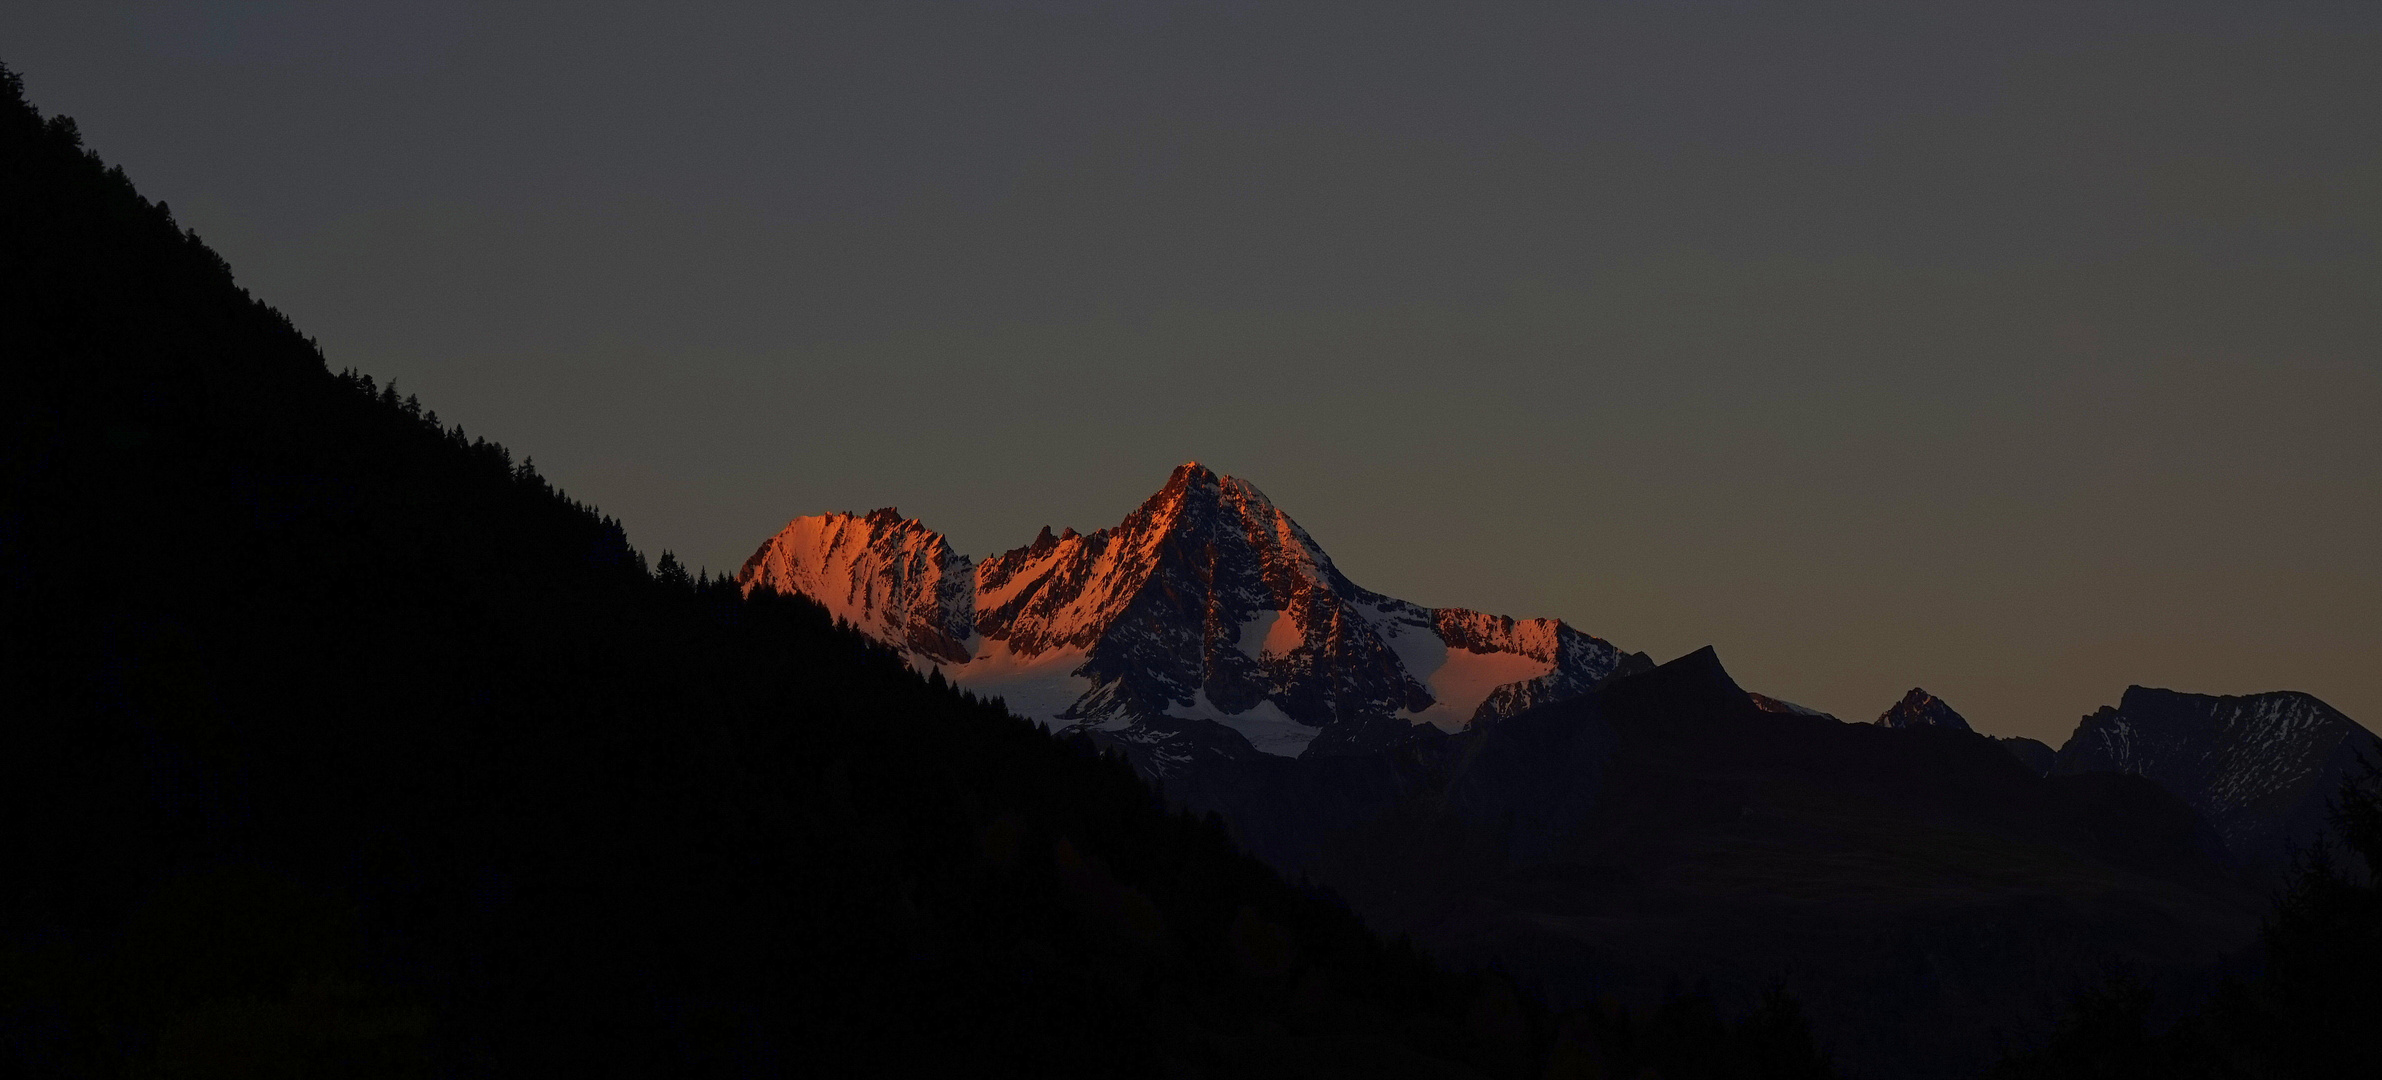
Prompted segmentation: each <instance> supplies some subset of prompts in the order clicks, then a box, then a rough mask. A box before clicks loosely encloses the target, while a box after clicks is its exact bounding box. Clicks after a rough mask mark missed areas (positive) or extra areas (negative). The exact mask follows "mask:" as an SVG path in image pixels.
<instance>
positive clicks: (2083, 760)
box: [2051, 686, 2382, 872]
mask: <svg viewBox="0 0 2382 1080" xmlns="http://www.w3.org/2000/svg"><path fill="white" fill-rule="evenodd" d="M2360 755H2363V756H2364V757H2367V758H2370V759H2375V760H2382V739H2377V738H2376V737H2375V736H2374V734H2373V733H2372V732H2370V731H2367V730H2366V729H2365V728H2363V727H2361V726H2359V725H2358V724H2357V722H2356V721H2354V720H2351V719H2349V718H2348V717H2346V716H2343V715H2341V713H2340V712H2339V711H2338V710H2336V709H2334V708H2333V707H2332V706H2330V705H2326V704H2325V703H2323V702H2322V701H2318V700H2317V699H2316V698H2315V697H2314V696H2313V695H2309V694H2302V693H2298V692H2295V691H2282V692H2277V693H2271V694H2250V695H2247V696H2242V697H2230V696H2226V697H2219V696H2214V695H2209V694H2184V693H2178V692H2176V691H2173V690H2154V689H2151V688H2149V687H2143V686H2129V687H2127V688H2126V693H2125V697H2124V698H2123V699H2121V700H2120V701H2119V703H2118V705H2117V706H2116V707H2115V708H2109V707H2103V708H2102V709H2101V710H2100V711H2098V712H2095V713H2093V714H2092V715H2090V716H2087V717H2085V718H2084V720H2083V722H2081V723H2079V724H2078V725H2077V726H2076V733H2075V734H2073V735H2071V736H2069V737H2068V741H2067V743H2066V745H2064V746H2062V747H2060V751H2059V758H2058V760H2057V761H2056V762H2054V763H2053V765H2052V767H2051V772H2052V775H2054V776H2071V775H2079V774H2085V773H2094V772H2116V773H2128V774H2132V775H2135V776H2142V777H2147V778H2149V779H2151V780H2153V781H2156V782H2157V783H2158V784H2159V786H2161V787H2164V788H2166V789H2167V790H2168V791H2171V792H2174V793H2175V795H2176V796H2177V797H2179V798H2181V799H2183V800H2184V801H2185V802H2187V803H2190V804H2192V806H2193V807H2194V808H2195V809H2197V810H2199V811H2200V812H2201V813H2202V814H2205V815H2207V817H2208V819H2209V821H2210V823H2211V824H2213V825H2215V826H2216V829H2217V832H2218V834H2219V835H2221V836H2223V837H2224V839H2225V845H2226V847H2227V848H2228V849H2229V850H2230V851H2231V852H2232V853H2233V856H2234V857H2235V858H2236V859H2238V860H2240V861H2241V862H2243V863H2244V864H2247V865H2250V866H2254V867H2258V868H2260V869H2262V870H2265V871H2268V872H2274V871H2278V870H2280V869H2281V867H2282V866H2283V865H2284V864H2285V863H2286V862H2287V860H2288V853H2289V851H2290V849H2291V848H2292V847H2293V846H2295V845H2296V846H2299V847H2305V846H2307V845H2308V844H2311V843H2313V842H2314V841H2315V839H2316V837H2317V836H2318V835H2319V834H2320V833H2321V832H2322V831H2323V829H2324V822H2325V806H2326V803H2327V802H2328V801H2329V800H2330V799H2331V798H2332V797H2333V795H2334V794H2335V793H2336V792H2338V791H2339V790H2340V785H2341V781H2342V780H2343V779H2344V778H2347V777H2349V776H2353V775H2355V774H2356V771H2357V761H2358V758H2359V756H2360Z"/></svg>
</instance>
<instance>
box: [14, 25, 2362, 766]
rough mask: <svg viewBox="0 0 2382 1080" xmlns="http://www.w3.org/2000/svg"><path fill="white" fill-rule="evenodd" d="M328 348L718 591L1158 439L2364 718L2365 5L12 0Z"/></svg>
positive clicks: (1698, 574)
mask: <svg viewBox="0 0 2382 1080" xmlns="http://www.w3.org/2000/svg"><path fill="white" fill-rule="evenodd" d="M0 61H4V62H6V63H8V64H9V65H11V66H13V67H15V68H16V69H17V70H18V71H19V72H20V73H22V74H23V75H24V77H25V79H26V83H27V90H28V92H29V93H30V95H31V96H32V98H33V100H34V101H35V102H37V103H38V104H40V105H41V106H42V107H43V108H44V109H46V110H48V111H53V112H65V113H68V114H70V115H72V116H74V117H75V118H76V119H77V121H79V122H80V124H81V126H82V130H83V132H84V135H85V138H86V140H87V142H88V143H89V144H90V145H91V146H92V147H93V148H94V149H96V150H97V151H98V152H99V153H101V154H102V155H104V156H105V157H107V158H108V159H109V160H110V161H112V162H115V163H118V164H121V165H123V166H124V167H125V169H126V170H127V171H128V172H129V173H130V174H131V175H132V177H133V179H134V181H135V182H136V183H138V184H139V185H140V186H141V189H142V190H143V191H144V192H145V193H147V194H148V195H150V196H151V197H153V198H163V199H165V200H167V201H168V202H170V203H171V204H172V205H173V207H174V210H175V212H176V214H177V215H178V216H179V217H180V219H181V220H182V221H183V222H184V223H185V224H187V225H190V226H193V227H195V228H197V229H198V230H199V232H200V233H201V234H202V235H203V236H204V237H205V238H206V239H207V240H208V241H209V242H210V243H211V244H213V245H214V246H215V247H216V249H217V250H219V251H220V252H222V253H223V255H224V256H225V257H226V258H227V259H229V260H230V261H231V263H232V265H233V267H234V269H235V271H236V272H237V273H238V275H239V277H240V280H241V282H242V283H243V284H245V285H247V286H249V287H250V288H251V289H253V290H255V291H256V292H257V293H258V294H259V295H261V296H263V297H264V298H265V299H266V300H268V301H269V302H271V303H273V304H275V305H277V306H279V307H280V308H281V309H282V310H284V311H285V312H287V313H288V314H289V315H290V316H291V317H292V318H293V319H295V320H296V321H297V323H298V325H299V326H300V327H301V328H302V329H304V330H306V331H307V332H309V333H311V334H314V335H315V336H317V337H318V338H319V339H320V340H321V342H322V344H323V347H324V349H325V350H326V351H327V352H328V353H329V354H330V356H331V359H332V363H333V366H335V367H346V366H354V367H358V368H361V369H363V370H365V371H369V372H371V373H373V374H375V375H377V376H380V377H382V378H383V379H386V378H390V377H394V378H395V379H397V380H398V382H399V384H400V386H401V388H402V389H403V390H405V391H409V392H418V393H419V394H420V395H421V396H422V398H423V400H424V401H425V402H426V403H427V404H429V405H430V406H431V407H433V408H435V409H436V410H437V411H438V412H439V414H440V415H441V416H442V417H443V418H445V419H447V420H449V421H460V422H462V423H463V424H464V425H465V426H466V427H467V428H469V429H470V430H471V431H472V432H473V433H475V434H485V435H489V436H491V437H494V438H498V439H500V440H502V441H504V442H506V443H507V444H509V445H511V446H512V447H513V449H514V451H515V453H516V454H522V453H527V454H532V455H534V456H535V458H536V460H537V463H538V466H539V467H540V469H541V470H542V471H544V472H545V473H546V475H547V476H549V477H551V478H553V479H554V480H555V481H556V482H557V483H559V484H561V485H563V486H564V487H566V488H568V489H569V490H570V491H571V493H572V494H574V495H576V496H578V497H581V498H584V499H588V500H591V501H593V502H595V503H597V504H598V505H600V506H601V507H603V508H604V509H605V510H606V511H608V512H611V513H613V514H616V515H618V516H620V517H621V518H622V519H623V520H624V521H625V522H626V523H627V525H628V527H629V532H630V536H631V538H632V539H633V540H634V541H635V542H636V543H637V544H638V545H639V546H641V547H643V548H645V549H647V550H648V551H649V552H658V551H660V550H661V549H663V548H671V549H675V550H676V551H678V552H679V553H680V554H681V556H682V557H684V558H686V559H687V560H688V562H689V563H690V564H707V565H708V566H710V567H711V568H712V569H715V570H717V569H723V568H733V567H734V566H735V565H737V564H738V563H740V562H742V560H743V558H744V557H745V556H746V555H747V554H749V553H750V552H751V551H752V550H753V548H754V547H755V546H757V545H758V544H759V543H760V542H761V541H762V540H763V539H765V538H767V537H768V536H769V535H770V534H771V533H772V532H774V531H775V530H776V529H777V528H778V527H780V526H781V525H783V524H784V522H785V520H786V519H787V518H789V517H792V516H794V515H797V514H808V513H816V512H820V511H823V510H835V509H854V510H865V509H869V508H872V507H877V506H883V505H898V506H900V507H901V508H902V510H903V511H904V512H905V513H908V514H911V515H915V516H918V517H920V518H922V519H923V520H925V521H926V523H927V524H928V525H930V526H932V527H934V528H938V529H941V530H943V531H944V532H946V533H947V534H949V535H950V537H951V539H952V542H953V543H954V544H955V545H957V546H958V547H959V548H960V549H961V550H963V551H966V552H968V553H970V554H974V555H979V556H981V555H984V554H987V553H990V552H994V551H998V550H1001V549H1004V548H1007V547H1011V546H1014V545H1017V544H1022V543H1025V542H1026V541H1028V540H1029V539H1031V538H1032V537H1033V535H1034V531H1035V530H1036V529H1037V528H1038V527H1040V526H1042V525H1044V524H1049V525H1052V526H1062V525H1072V526H1074V527H1076V528H1078V529H1085V530H1089V529H1092V528H1096V527H1100V526H1104V525H1109V524H1113V523H1114V522H1115V521H1116V520H1117V519H1118V518H1120V517H1122V516H1123V515H1124V514H1125V513H1126V512H1127V511H1128V510H1130V509H1131V508H1132V507H1133V506H1134V505H1135V504H1137V503H1138V502H1139V500H1140V499H1141V498H1143V497H1144V496H1146V495H1147V494H1149V493H1150V492H1151V491H1154V490H1155V489H1156V488H1157V487H1158V486H1159V484H1160V483H1162V482H1163V481H1164V479H1165V478H1166V475H1167V472H1168V470H1169V469H1170V468H1172V467H1173V466H1174V465H1176V464H1178V463H1180V462H1182V461H1185V460H1189V459H1198V460H1200V461H1203V462H1205V463H1207V464H1209V465H1210V466H1212V467H1214V468H1216V469H1218V470H1219V471H1223V472H1228V473H1232V474H1234V475H1238V476H1242V477H1245V478H1247V479H1249V480H1251V481H1253V482H1255V483H1256V484H1257V485H1258V486H1260V487H1262V488H1264V489H1265V490H1266V491H1267V492H1268V493H1269V494H1270V495H1272V496H1273V498H1274V500H1275V501H1276V502H1277V503H1279V504H1280V505H1281V506H1282V507H1283V508H1284V509H1285V510H1287V511H1289V512H1290V514H1291V515H1292V516H1294V517H1296V518H1297V519H1298V520H1299V521H1300V522H1301V523H1302V524H1304V525H1305V526H1306V527H1307V529H1308V530H1309V531H1310V532H1311V533H1313V534H1314V536H1315V538H1316V539H1317V540H1318V541H1319V542H1321V543H1322V544H1323V546H1324V547H1325V549H1326V550H1327V551H1329V552H1330V553H1331V555H1332V556H1333V557H1334V559H1335V560H1336V561H1337V562H1338V563H1339V565H1340V567H1341V569H1342V570H1344V571H1345V572H1346V573H1347V574H1348V575H1349V576H1350V577H1351V578H1353V579H1355V580H1356V581H1357V582H1358V583H1360V584H1362V585H1364V586H1366V587H1368V588H1372V589H1376V590H1379V591H1382V592H1386V593H1389V594H1391V595H1395V596H1400V597H1404V598H1407V599H1410V600H1414V601H1417V602H1420V603H1425V604H1434V605H1463V606H1467V607H1476V608H1482V609H1486V610H1491V611H1498V612H1504V613H1510V614H1515V615H1525V616H1527V615H1553V616H1559V617H1561V618H1563V619H1566V620H1568V621H1570V622H1571V623H1573V624H1574V625H1576V626H1578V627H1580V628H1582V629H1584V630H1587V631H1588V632H1590V633H1594V634H1598V635H1600V636H1603V637H1606V638H1608V639H1610V640H1612V641H1614V642H1615V643H1617V644H1620V645H1622V646H1623V647H1625V648H1630V649H1644V650H1647V651H1649V652H1651V653H1653V654H1654V655H1655V656H1656V657H1657V658H1659V659H1667V658H1669V657H1671V656H1674V655H1677V654H1679V653H1682V652H1685V651H1687V650H1689V649H1692V648H1694V647H1696V646H1699V645H1703V644H1707V643H1710V644H1714V645H1717V646H1718V647H1719V649H1720V653H1721V656H1722V657H1723V658H1724V659H1725V660H1726V661H1727V662H1728V664H1729V666H1730V668H1731V670H1732V671H1733V672H1734V673H1735V674H1736V675H1737V676H1738V678H1739V681H1741V682H1743V683H1744V684H1745V685H1746V686H1747V687H1749V688H1752V689H1757V690H1760V691H1763V692H1765V693H1769V694H1772V695H1774V696H1778V697H1783V698H1787V699H1790V700H1794V701H1799V702H1802V703H1805V704H1808V705H1812V706H1815V707H1818V708H1822V709H1826V710H1829V711H1832V712H1835V713H1837V714H1838V715H1840V716H1843V717H1846V718H1848V719H1867V718H1870V717H1874V716H1875V715H1877V714H1878V713H1879V712H1880V711H1881V710H1883V709H1884V708H1886V706H1888V705H1890V704H1892V703H1893V702H1894V701H1895V699H1896V698H1898V697H1899V696H1900V695H1901V694H1902V692H1903V691H1904V690H1906V689H1908V688H1909V687H1910V686H1912V685H1914V684H1916V685H1922V686H1925V687H1926V688H1927V689H1929V690H1930V691H1933V692H1935V693H1936V694H1938V695H1940V696H1942V697H1943V698H1945V699H1946V700H1947V701H1949V702H1950V703H1951V704H1952V705H1953V706H1954V707H1955V708H1958V709H1960V710H1962V711H1963V712H1964V713H1966V714H1967V715H1968V716H1969V718H1970V720H1971V721H1972V722H1974V723H1975V724H1976V725H1977V726H1978V727H1979V728H1981V729H1983V730H1987V731H1991V732H1995V733H1998V734H2023V735H2030V736H2035V737H2038V738H2042V739H2045V740H2046V741H2049V742H2052V743H2053V744H2054V745H2056V744H2057V743H2058V742H2060V741H2061V740H2063V739H2064V738H2065V737H2066V734H2067V732H2068V731H2069V729H2070V728H2071V727H2073V725H2074V723H2075V720H2076V718H2077V716H2078V715H2079V714H2082V713H2085V712H2088V711H2090V710H2091V709H2093V708H2095V707H2096V706H2099V705H2102V704H2113V703H2115V702H2116V700H2117V697H2118V695H2119V693H2120V692H2121V691H2122V690H2123V688H2124V687H2125V686H2126V685H2127V684H2128V683H2135V682H2139V683H2145V684H2149V685H2158V686H2169V687H2174V688H2177V689H2182V690H2192V691H2199V692H2205V693H2243V692H2252V691H2260V690H2271V689H2300V690H2307V691H2310V692H2312V693H2315V694H2316V695H2318V696H2320V697H2322V698H2324V699H2325V700H2327V701H2329V702H2331V703H2332V704H2333V705H2335V706H2337V707H2339V708H2341V709H2343V710H2344V711H2346V712H2347V713H2349V715H2351V716H2353V717H2356V718H2357V719H2359V720H2361V721H2363V722H2365V723H2366V724H2367V725H2368V726H2369V727H2382V4H2377V3H2374V2H2372V0H2351V2H2342V3H2273V2H2264V3H2198V2H2191V0H2177V2H2165V3H2093V4H2075V3H2065V2H2063V3H2045V4H2036V3H2023V2H2015V0H1992V2H1988V3H1949V2H1947V3H1908V2H1898V3H1815V4H1793V5H1788V4H1770V3H1684V2H1673V3H1656V2H1613V3H1601V4H1554V3H1528V4H1502V3H1486V2H1479V0H1474V2H1466V3H1448V4H1419V3H1394V2H1372V3H1362V4H1342V3H1325V2H1308V3H1295V4H1274V3H1261V2H1255V0H1249V2H1208V3H1192V2H1179V3H1177V2H1163V0H1138V2H1110V3H1092V2H1060V0H1011V2H975V3H941V4H907V3H899V2H893V0H868V2H866V3H860V4H786V3H741V4H699V3H687V2H673V3H666V4H665V3H625V2H615V0H574V2H572V3H517V4H504V5H494V4H484V3H467V2H460V0H456V2H447V0H414V2H394V3H392V2H383V3H374V4H337V3H291V2H250V3H241V4H224V3H123V4H113V3H104V2H93V0H73V2H66V3H60V2H54V0H15V2H12V3H10V4H9V5H7V7H6V8H5V10H0Z"/></svg>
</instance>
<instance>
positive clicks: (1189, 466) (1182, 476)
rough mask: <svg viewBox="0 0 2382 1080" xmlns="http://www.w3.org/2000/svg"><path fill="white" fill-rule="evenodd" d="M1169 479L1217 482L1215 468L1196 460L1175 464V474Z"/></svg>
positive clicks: (1205, 482) (1206, 482)
mask: <svg viewBox="0 0 2382 1080" xmlns="http://www.w3.org/2000/svg"><path fill="white" fill-rule="evenodd" d="M1168 479H1169V480H1182V481H1185V482H1197V483H1203V484H1213V483H1216V482H1217V480H1216V473H1215V470H1213V469H1210V468H1208V467H1207V466H1205V465H1202V464H1200V463H1198V462H1196V461H1186V462H1184V463H1182V464H1180V465H1177V466H1175V467H1174V475H1173V476H1172V477H1169V478H1168Z"/></svg>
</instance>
